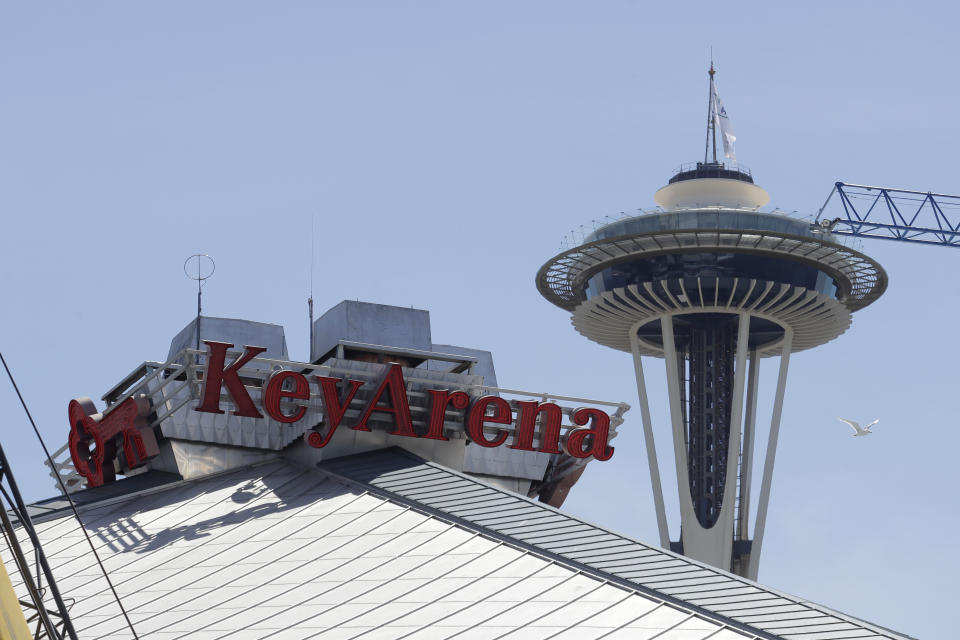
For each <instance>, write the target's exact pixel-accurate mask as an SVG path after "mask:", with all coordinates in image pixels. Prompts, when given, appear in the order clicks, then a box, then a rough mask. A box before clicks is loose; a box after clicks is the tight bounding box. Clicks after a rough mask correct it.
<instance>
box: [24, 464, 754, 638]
mask: <svg viewBox="0 0 960 640" xmlns="http://www.w3.org/2000/svg"><path fill="white" fill-rule="evenodd" d="M471 482H473V481H472V480H468V481H467V482H466V483H465V484H464V485H463V486H467V487H469V486H470V483H471ZM531 506H532V507H533V508H532V511H536V510H537V508H536V505H535V504H533V503H525V504H521V505H518V507H519V508H518V511H530V510H531ZM81 513H82V516H83V518H84V522H85V524H86V527H87V529H88V530H89V531H90V532H91V533H92V534H93V539H94V542H95V544H96V546H97V548H98V551H99V553H100V554H101V557H102V558H103V561H104V563H105V565H106V567H107V569H108V570H109V572H110V575H111V578H112V580H113V582H114V585H115V586H116V588H117V590H118V592H119V593H120V594H121V596H122V599H123V602H124V604H125V606H126V608H127V610H128V612H129V613H130V615H131V618H132V619H133V621H134V624H135V626H136V628H137V632H138V634H139V636H140V637H141V638H154V639H168V638H169V639H171V640H172V639H174V638H191V639H197V638H200V639H203V640H207V639H214V638H297V639H298V640H302V639H305V638H322V639H326V640H330V639H334V638H343V639H346V638H363V639H364V640H372V639H374V638H390V639H396V638H430V639H439V638H453V637H456V638H460V639H463V638H483V639H485V640H486V639H489V640H493V639H494V638H510V639H515V640H516V639H521V638H537V639H546V638H561V637H566V638H577V639H578V640H582V639H584V638H601V637H602V638H618V637H623V638H631V639H632V640H635V639H637V638H646V637H653V636H656V637H657V638H662V639H663V640H706V638H708V637H709V638H711V640H717V639H718V638H719V639H721V640H734V639H736V638H740V639H743V638H752V637H755V636H754V635H753V634H751V633H749V632H744V631H743V630H731V629H730V627H729V625H728V624H727V623H726V621H725V620H724V619H722V618H721V617H719V616H715V615H704V614H703V613H702V612H698V611H696V610H694V609H691V608H690V607H684V606H682V605H678V604H677V603H672V602H667V601H665V600H664V599H663V598H659V597H656V596H653V595H651V594H649V593H643V592H641V591H640V590H638V589H634V588H631V587H630V586H628V585H623V584H617V583H613V582H611V581H610V580H608V579H607V576H606V575H605V574H603V573H602V572H600V571H599V570H589V569H586V570H585V569H581V568H578V567H574V566H571V565H570V564H568V563H565V562H562V561H558V560H557V559H555V558H552V557H549V556H548V555H545V554H541V553H538V552H537V550H536V549H534V548H530V547H528V546H525V545H522V544H517V543H515V542H513V541H512V540H510V539H508V538H505V537H504V536H501V535H491V533H490V532H489V531H487V530H485V529H482V528H480V527H475V526H467V525H465V524H464V523H463V522H461V521H460V520H457V519H452V518H444V517H440V516H438V515H436V514H433V513H430V512H429V511H428V510H426V509H421V508H418V507H417V506H416V505H410V504H406V503H404V502H403V501H400V500H397V499H392V498H390V497H389V496H386V495H383V494H382V493H381V492H380V491H379V490H375V489H374V488H373V487H369V488H365V487H363V486H361V485H358V484H357V483H354V482H352V481H348V480H344V479H341V478H338V477H336V476H333V475H331V474H330V473H328V472H325V471H324V470H322V469H321V470H307V469H303V468H300V467H297V466H294V465H292V464H290V463H286V462H282V461H274V462H270V463H266V464H262V465H259V466H256V467H250V468H245V469H243V470H238V471H235V472H231V473H227V474H222V475H219V476H214V477H208V478H206V479H201V480H194V481H190V482H180V483H174V484H168V485H166V486H165V487H151V488H149V489H148V490H146V491H142V492H138V493H135V494H132V495H128V496H117V495H113V494H111V497H110V499H109V500H105V501H103V502H98V503H92V504H86V505H84V506H82V507H81ZM60 514H61V515H60V517H56V514H54V513H51V510H50V509H48V510H47V515H46V516H45V518H44V519H41V520H40V521H38V523H37V529H38V532H39V534H40V537H41V539H42V540H43V541H44V549H45V552H46V553H47V556H48V559H49V561H50V563H51V565H52V567H53V571H54V573H55V575H56V576H57V577H58V581H59V586H60V588H61V591H62V592H63V593H64V594H65V596H66V597H68V598H70V599H72V602H73V606H72V609H71V615H72V616H73V619H74V623H75V625H76V626H77V630H78V633H79V635H80V637H81V638H84V639H94V638H103V639H106V638H110V639H116V638H125V637H130V634H129V631H128V630H127V629H126V627H125V624H124V621H123V618H122V617H121V616H120V615H119V610H118V607H117V605H116V603H115V602H114V601H113V599H112V596H111V594H110V592H109V590H108V588H107V585H106V582H105V580H104V578H103V577H102V575H101V574H100V573H99V571H98V570H97V569H96V565H95V563H94V561H93V558H92V556H91V554H90V552H89V549H88V548H87V546H86V542H85V540H84V539H83V536H82V534H81V532H80V530H79V527H78V525H77V524H76V522H75V521H74V520H72V519H71V518H68V517H64V515H63V514H64V512H63V511H61V512H60ZM495 520H496V519H494V521H495ZM21 543H22V544H25V545H26V540H23V541H21ZM26 548H27V549H28V548H29V547H28V546H26ZM9 569H10V572H11V578H12V579H13V582H14V585H15V588H17V589H22V584H21V581H20V576H19V575H18V574H17V572H16V570H15V569H14V568H13V567H12V566H11V567H9Z"/></svg>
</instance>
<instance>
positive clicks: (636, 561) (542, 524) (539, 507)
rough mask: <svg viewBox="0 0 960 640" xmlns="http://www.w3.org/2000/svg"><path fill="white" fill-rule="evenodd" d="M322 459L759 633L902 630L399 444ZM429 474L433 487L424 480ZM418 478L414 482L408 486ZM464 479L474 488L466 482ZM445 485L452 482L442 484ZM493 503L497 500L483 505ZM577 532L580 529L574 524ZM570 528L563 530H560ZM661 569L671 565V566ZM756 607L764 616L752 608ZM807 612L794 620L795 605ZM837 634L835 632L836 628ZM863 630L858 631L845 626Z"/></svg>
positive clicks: (817, 635)
mask: <svg viewBox="0 0 960 640" xmlns="http://www.w3.org/2000/svg"><path fill="white" fill-rule="evenodd" d="M324 468H325V469H327V470H328V471H330V472H333V473H335V474H338V475H341V476H343V477H346V478H349V479H352V480H354V481H357V482H359V483H361V484H362V485H364V486H369V487H371V488H373V489H376V490H380V491H383V492H384V495H387V496H393V497H395V498H398V499H401V500H413V501H415V502H416V503H418V504H419V505H422V506H423V507H426V508H428V509H433V510H436V512H439V513H441V514H443V515H445V516H450V517H454V518H457V519H460V520H462V521H464V522H466V523H468V524H470V525H473V526H478V527H481V528H483V529H484V530H487V531H489V532H490V533H491V534H493V535H502V536H505V537H509V538H510V539H513V540H516V541H518V542H520V543H521V544H526V545H530V546H532V547H536V548H539V549H541V550H543V551H544V552H546V553H548V554H551V555H553V556H554V557H557V558H561V559H564V560H568V561H573V562H574V563H576V565H579V566H582V567H585V568H590V569H596V570H600V571H603V572H605V573H607V574H609V575H611V576H613V577H615V578H617V579H620V580H622V581H623V583H624V584H632V585H636V586H637V587H639V588H642V589H647V590H649V593H651V594H654V595H656V596H660V597H667V598H673V599H676V601H680V602H683V603H686V604H687V605H689V606H693V607H698V608H699V610H701V611H705V612H711V613H715V614H718V615H722V616H724V617H726V618H728V619H729V620H731V621H732V622H735V623H740V624H743V625H744V626H745V628H747V629H749V630H751V631H755V632H756V633H757V634H758V635H760V636H762V637H769V638H774V637H789V638H797V639H798V640H799V639H803V640H832V638H847V637H850V638H853V637H857V638H865V639H872V640H881V639H883V640H899V639H903V638H908V636H905V635H902V634H898V633H896V632H893V631H890V630H888V629H885V628H883V627H879V626H877V625H872V624H870V623H867V622H864V621H862V620H859V619H857V618H853V617H851V616H847V615H844V614H842V613H839V612H836V611H832V610H830V609H828V608H826V607H822V606H820V605H817V604H814V603H811V602H809V601H807V600H805V599H802V598H797V597H794V596H790V595H787V594H783V593H780V592H777V591H775V590H773V589H770V588H769V587H765V586H763V585H760V584H757V583H755V582H751V581H749V580H747V579H745V578H741V577H740V576H737V575H734V574H731V573H728V572H725V571H722V570H719V569H716V568H714V567H711V566H708V565H705V564H702V563H699V562H696V561H695V560H692V559H690V558H686V557H684V556H680V555H678V554H674V553H672V552H669V551H666V550H663V549H660V548H658V547H654V546H651V545H647V544H644V543H642V542H639V541H637V540H633V539H630V538H627V537H626V536H622V535H619V534H616V533H613V532H610V531H607V530H605V529H603V528H602V527H598V526H596V525H594V524H592V523H589V522H585V521H583V520H580V519H579V518H576V517H574V516H571V515H569V514H565V513H563V512H561V511H558V510H556V509H553V508H552V507H549V506H547V505H545V504H541V503H539V502H535V501H533V500H531V499H529V498H526V497H523V496H519V495H517V494H513V493H510V492H508V491H506V490H503V489H500V488H497V487H493V486H491V485H487V484H485V483H482V482H479V481H477V480H476V479H473V478H470V477H468V476H465V475H463V474H460V473H457V472H455V471H452V470H449V469H447V468H445V467H441V466H440V465H437V464H434V463H430V462H424V461H422V460H419V459H415V458H414V457H413V456H411V455H409V454H407V453H406V452H402V451H400V450H381V451H377V452H371V453H368V454H362V455H358V456H351V457H348V458H340V459H337V460H332V461H329V462H327V463H325V465H324ZM425 478H429V480H430V482H432V483H434V484H433V490H432V491H429V492H428V491H425V490H424V489H423V486H424V484H423V482H424V479H425ZM413 479H416V484H415V486H416V487H417V489H411V487H413V486H414V485H413V484H411V482H413ZM464 481H466V482H467V483H468V486H469V485H472V489H471V490H468V491H464V486H465V485H464ZM445 488H449V489H450V491H449V492H447V491H444V490H443V489H445ZM478 504H479V505H486V504H492V505H496V507H495V508H493V509H486V508H483V507H482V506H481V507H478V506H477V505H478ZM570 532H575V533H570ZM565 533H566V534H567V535H563V534H565ZM662 569H667V570H666V571H664V570H662ZM754 607H770V608H768V609H764V610H763V611H764V613H765V614H766V615H763V616H756V615H751V613H755V611H753V608H754ZM797 611H800V612H803V613H804V614H805V617H804V618H803V620H802V621H798V620H796V612H797ZM838 634H839V635H838ZM843 634H859V635H843Z"/></svg>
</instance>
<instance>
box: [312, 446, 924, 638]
mask: <svg viewBox="0 0 960 640" xmlns="http://www.w3.org/2000/svg"><path fill="white" fill-rule="evenodd" d="M388 451H389V452H391V453H393V454H394V455H401V456H403V457H405V458H408V459H410V460H411V461H414V462H418V463H420V464H421V465H422V466H426V467H430V468H432V469H435V470H437V471H440V472H443V473H448V474H450V475H453V476H456V477H459V478H460V479H463V480H466V481H469V482H473V483H477V484H480V485H482V486H484V487H486V488H488V489H491V490H493V491H496V492H498V493H500V494H503V495H505V496H509V497H511V498H515V499H519V500H522V501H525V502H527V503H528V504H531V505H533V506H536V507H538V508H541V509H544V510H547V511H550V512H553V513H555V514H557V515H560V516H563V517H564V518H568V519H570V520H574V521H576V522H579V523H581V524H584V525H587V526H590V527H594V528H596V529H600V530H602V531H604V532H606V533H608V534H610V535H613V536H617V537H618V538H621V539H622V540H624V541H627V542H630V543H633V544H638V545H640V546H643V547H645V548H647V549H651V550H653V551H656V552H659V553H663V554H664V555H667V556H670V557H673V558H675V559H677V560H681V561H683V562H686V563H689V564H691V565H693V566H696V567H699V568H701V569H704V570H706V571H710V572H713V573H715V574H717V575H719V576H723V577H726V578H729V579H731V580H734V581H737V582H740V583H741V584H743V585H745V586H749V587H754V588H757V589H760V590H762V591H765V592H767V593H770V594H772V595H775V596H778V597H781V598H783V599H785V600H789V601H790V602H793V603H795V604H797V605H799V606H803V607H809V608H811V609H814V610H816V611H820V612H821V613H823V614H825V615H831V616H835V617H837V618H838V619H841V620H843V621H846V622H848V623H850V624H854V625H858V626H861V627H866V629H868V630H870V631H873V632H874V633H877V634H881V635H890V636H892V637H891V640H918V639H917V638H914V637H913V636H909V635H907V634H904V633H901V632H899V631H894V630H892V629H889V628H887V627H884V626H881V625H878V624H875V623H872V622H868V621H866V620H863V619H862V618H858V617H856V616H852V615H850V614H847V613H843V612H841V611H836V610H834V609H831V608H829V607H827V606H825V605H822V604H819V603H817V602H814V601H812V600H809V599H807V598H801V597H799V596H795V595H792V594H789V593H786V592H783V591H779V590H777V589H773V588H771V587H769V586H767V585H764V584H761V583H759V582H756V581H753V580H749V579H747V578H744V577H743V576H738V575H737V574H735V573H730V572H729V571H724V570H723V569H720V568H718V567H714V566H712V565H708V564H704V563H702V562H700V561H698V560H696V559H694V558H689V557H687V556H684V555H681V554H678V553H675V552H673V551H670V550H668V549H663V548H662V547H659V546H656V545H651V544H650V543H648V542H643V541H642V540H637V539H635V538H631V537H629V536H626V535H624V534H622V533H620V532H617V531H611V530H610V529H608V528H607V527H604V526H603V525H599V524H596V523H594V522H590V521H589V520H585V519H584V518H581V517H579V516H576V515H573V514H571V513H568V512H566V511H562V510H560V509H558V508H556V507H553V506H551V505H549V504H546V503H544V502H540V501H539V500H534V499H533V498H530V497H529V496H524V495H522V494H519V493H514V492H512V491H509V490H508V489H505V488H503V487H499V486H496V485H493V484H490V483H487V482H484V481H483V480H482V479H480V478H476V477H473V476H470V475H468V474H466V473H464V472H462V471H457V470H455V469H451V468H449V467H445V466H443V465H441V464H438V463H436V462H432V461H430V460H425V459H423V458H421V457H419V456H418V455H416V454H415V453H412V452H410V451H407V450H406V449H403V448H401V447H396V446H395V447H389V448H386V449H379V450H375V451H367V452H363V453H358V454H352V455H350V456H342V457H338V458H333V459H331V460H329V461H327V462H330V463H333V462H334V461H343V460H345V459H346V458H350V457H354V456H357V457H360V456H363V457H367V458H369V457H370V456H371V455H384V453H386V452H388ZM318 468H319V463H318ZM324 471H326V472H327V473H331V474H333V475H336V476H337V477H338V478H340V477H342V476H340V474H337V473H336V472H331V471H328V470H326V469H324ZM346 479H347V480H350V479H349V478H346ZM353 482H356V483H358V484H360V485H361V486H364V487H371V488H374V489H377V490H378V491H384V492H386V493H388V494H389V495H391V496H397V497H398V498H400V499H402V500H404V501H405V502H404V504H407V502H406V501H409V500H411V499H410V498H404V497H403V496H400V495H399V494H395V493H393V492H391V491H389V490H388V489H382V488H380V487H375V486H374V485H372V484H364V483H363V482H360V481H353ZM414 502H416V501H414ZM416 504H420V503H419V502H417V503H416ZM421 507H422V508H423V509H425V510H428V511H430V512H431V513H432V512H433V511H436V512H437V513H441V514H444V516H445V517H447V518H453V519H456V520H457V521H458V522H459V521H461V520H462V521H466V522H469V523H470V526H471V527H482V528H483V529H484V530H490V531H494V530H492V529H489V528H488V527H486V526H484V525H481V524H478V523H475V522H472V521H470V520H466V519H465V518H462V517H460V516H454V515H453V514H450V513H448V512H446V511H441V510H439V509H436V508H434V507H429V506H427V505H421ZM494 534H495V537H496V538H497V539H498V540H499V539H500V537H501V536H507V537H510V536H509V535H508V534H503V533H497V532H494ZM510 539H511V540H514V541H515V542H517V543H519V544H521V545H529V543H524V542H522V541H520V540H516V539H515V538H512V537H510ZM524 548H526V546H524ZM537 549H539V550H540V551H541V552H543V553H545V554H547V555H550V556H551V557H552V556H554V555H558V556H559V557H561V558H564V561H565V562H568V563H574V564H576V565H577V566H580V565H581V564H582V563H580V562H579V561H576V560H573V559H572V558H567V557H566V556H562V555H559V554H556V553H555V552H551V551H547V550H545V549H540V548H539V547H537ZM584 566H589V565H584ZM591 571H599V572H601V573H604V575H608V574H606V573H605V572H604V571H603V570H602V569H598V568H591ZM617 580H625V581H626V583H627V584H629V585H633V588H636V587H642V588H643V589H649V590H650V593H653V594H657V595H656V597H658V598H669V599H676V601H677V602H680V603H683V606H685V607H688V608H691V607H696V608H698V609H700V608H701V606H700V605H694V604H692V603H689V602H687V601H685V600H680V599H677V598H676V596H669V595H667V594H664V593H662V592H660V591H658V590H656V589H654V588H652V587H647V586H644V585H641V584H639V583H635V582H632V581H630V580H628V579H626V578H619V577H617ZM643 593H646V592H643ZM703 610H704V611H708V612H709V615H711V616H719V617H720V618H722V619H724V620H728V619H729V620H732V621H733V622H734V623H735V624H736V625H741V626H742V625H745V626H746V628H747V629H749V630H750V632H751V633H755V634H756V633H759V634H762V635H761V637H769V638H775V639H776V640H780V637H779V636H775V635H769V632H767V631H763V630H762V629H758V628H756V627H752V626H750V625H749V624H748V623H744V622H738V621H736V620H734V619H732V618H727V617H726V616H725V615H724V614H721V613H718V612H714V611H710V610H709V609H703Z"/></svg>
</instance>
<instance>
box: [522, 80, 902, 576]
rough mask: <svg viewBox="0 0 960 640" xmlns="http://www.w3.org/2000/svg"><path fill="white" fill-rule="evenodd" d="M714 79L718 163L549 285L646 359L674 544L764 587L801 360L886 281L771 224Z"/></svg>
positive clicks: (786, 219) (872, 268) (869, 265)
mask: <svg viewBox="0 0 960 640" xmlns="http://www.w3.org/2000/svg"><path fill="white" fill-rule="evenodd" d="M712 72H713V69H712V67H711V78H710V80H711V86H710V92H711V100H710V106H711V110H710V117H709V118H708V150H709V140H710V133H711V129H712V133H713V136H714V137H713V139H714V145H713V148H714V157H713V160H712V161H710V162H708V161H707V157H705V158H704V162H698V163H696V164H695V165H691V166H684V167H681V168H680V169H679V170H678V171H677V172H676V173H675V175H673V177H671V178H670V180H669V182H668V184H667V185H666V186H664V187H662V188H661V189H660V190H658V191H657V192H656V194H655V195H654V200H655V201H656V203H657V205H659V208H658V210H656V211H654V212H649V213H643V214H641V215H636V216H633V217H628V218H624V219H621V220H618V221H616V222H613V223H611V224H608V225H606V226H603V227H601V228H599V229H597V230H596V231H594V232H593V233H592V234H590V235H589V236H587V237H585V238H584V241H583V242H582V244H580V245H579V246H576V247H573V248H571V249H568V250H567V251H564V252H563V253H560V254H559V255H557V256H555V257H553V258H552V259H551V260H549V261H548V262H547V263H546V264H545V265H543V267H542V268H541V269H540V271H539V272H538V274H537V288H538V289H539V291H540V293H541V294H542V295H543V296H544V297H545V298H546V299H547V300H549V301H550V302H552V303H553V304H555V305H557V306H558V307H561V308H562V309H564V310H566V311H569V312H570V313H571V314H572V323H573V326H574V328H576V330H577V331H578V332H580V333H581V334H583V335H584V336H586V337H587V338H589V339H590V340H593V341H594V342H598V343H600V344H602V345H605V346H608V347H612V348H614V349H619V350H621V351H627V352H630V353H632V354H633V359H634V366H635V375H636V379H637V390H638V394H639V397H640V409H641V415H642V419H643V429H644V436H645V440H646V444H647V455H648V462H649V465H650V473H651V483H652V485H653V491H654V502H655V506H656V510H657V523H658V529H659V534H660V543H661V545H662V546H664V547H669V548H673V549H674V550H676V551H679V552H681V553H683V554H685V555H687V556H690V557H693V558H695V559H698V560H701V561H703V562H706V563H709V564H711V565H713V566H717V567H720V568H722V569H725V570H728V571H733V572H734V573H737V574H739V575H743V576H746V577H748V578H752V579H756V577H757V565H758V562H759V555H760V545H761V544H762V539H763V530H764V525H765V520H766V512H767V505H768V502H769V495H770V481H771V476H772V472H773V464H774V456H775V452H776V444H777V436H778V432H779V426H780V417H781V413H782V408H783V396H784V391H785V386H786V376H787V367H788V363H789V357H790V354H791V353H793V352H796V351H801V350H804V349H810V348H812V347H816V346H818V345H821V344H824V343H826V342H828V341H830V340H832V339H834V338H836V337H837V336H839V335H840V334H841V333H843V332H844V331H845V330H846V329H847V328H848V327H849V326H850V323H851V318H852V313H853V312H855V311H857V310H859V309H862V308H864V307H865V306H867V305H869V304H870V303H871V302H873V301H874V300H876V299H877V298H878V297H879V296H880V295H881V294H882V293H883V291H884V290H885V289H886V286H887V277H886V273H885V272H884V270H883V269H882V268H881V267H880V265H879V264H878V263H877V262H876V261H874V260H872V259H871V258H869V257H868V256H866V255H864V254H862V253H860V252H858V251H855V250H853V249H851V248H849V247H846V246H843V245H842V244H840V243H839V242H837V241H836V240H835V238H834V237H833V236H832V235H831V234H830V232H829V229H827V228H823V227H820V226H817V225H811V224H810V222H808V221H803V220H799V219H796V218H793V217H790V216H786V215H781V214H777V213H765V212H761V211H760V208H761V207H763V206H764V205H766V204H767V203H768V201H769V195H768V194H767V192H766V191H765V190H764V189H762V188H761V187H759V186H758V185H756V184H754V181H753V177H752V175H751V174H750V173H749V172H748V171H747V170H745V169H743V168H740V167H738V166H737V165H736V164H735V163H730V162H718V161H717V160H716V142H715V141H716V133H717V129H718V128H720V129H722V132H723V134H724V138H723V141H724V148H725V150H726V151H727V157H728V158H730V157H732V156H733V152H732V140H730V144H729V145H727V142H728V136H729V137H730V138H732V131H729V132H728V130H727V128H726V127H724V125H725V124H726V123H725V121H724V120H721V117H722V118H726V113H725V111H723V108H722V106H721V105H720V102H719V97H717V95H716V88H715V85H714V83H713V73H712ZM721 113H722V116H720V115H719V114H721ZM728 126H729V125H728V124H727V127H728ZM642 356H653V357H657V358H663V359H664V360H665V363H666V375H667V382H668V385H667V387H668V402H669V409H670V419H671V427H672V436H673V451H674V458H675V466H676V473H677V485H678V488H679V502H680V513H681V523H680V539H679V541H675V542H672V543H671V541H670V537H669V532H668V527H667V521H666V515H665V511H664V506H663V497H662V490H661V487H660V473H659V468H658V462H657V456H656V449H655V445H654V441H653V431H652V426H651V421H650V411H649V403H648V398H647V393H646V386H645V382H644V374H643V366H642V361H641V359H642ZM768 356H779V359H780V361H779V373H778V379H777V385H776V395H775V398H774V402H773V415H772V417H771V428H770V434H769V438H768V449H767V455H766V459H765V462H764V472H763V478H762V482H761V488H760V496H759V501H758V508H757V514H756V519H755V521H754V523H753V527H752V532H753V533H752V536H751V534H750V529H751V527H750V522H749V517H750V514H749V510H750V502H751V501H750V492H751V478H752V468H753V459H754V451H753V443H754V434H755V430H756V407H757V387H758V379H759V362H760V359H761V358H763V357H768Z"/></svg>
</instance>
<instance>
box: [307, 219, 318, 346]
mask: <svg viewBox="0 0 960 640" xmlns="http://www.w3.org/2000/svg"><path fill="white" fill-rule="evenodd" d="M316 227H317V214H315V213H314V214H313V215H311V216H310V297H309V298H307V308H308V309H309V311H310V346H309V347H308V351H307V355H308V356H309V357H310V359H313V262H314V256H315V255H316V251H315V250H314V248H315V246H316V235H317V229H316Z"/></svg>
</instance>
